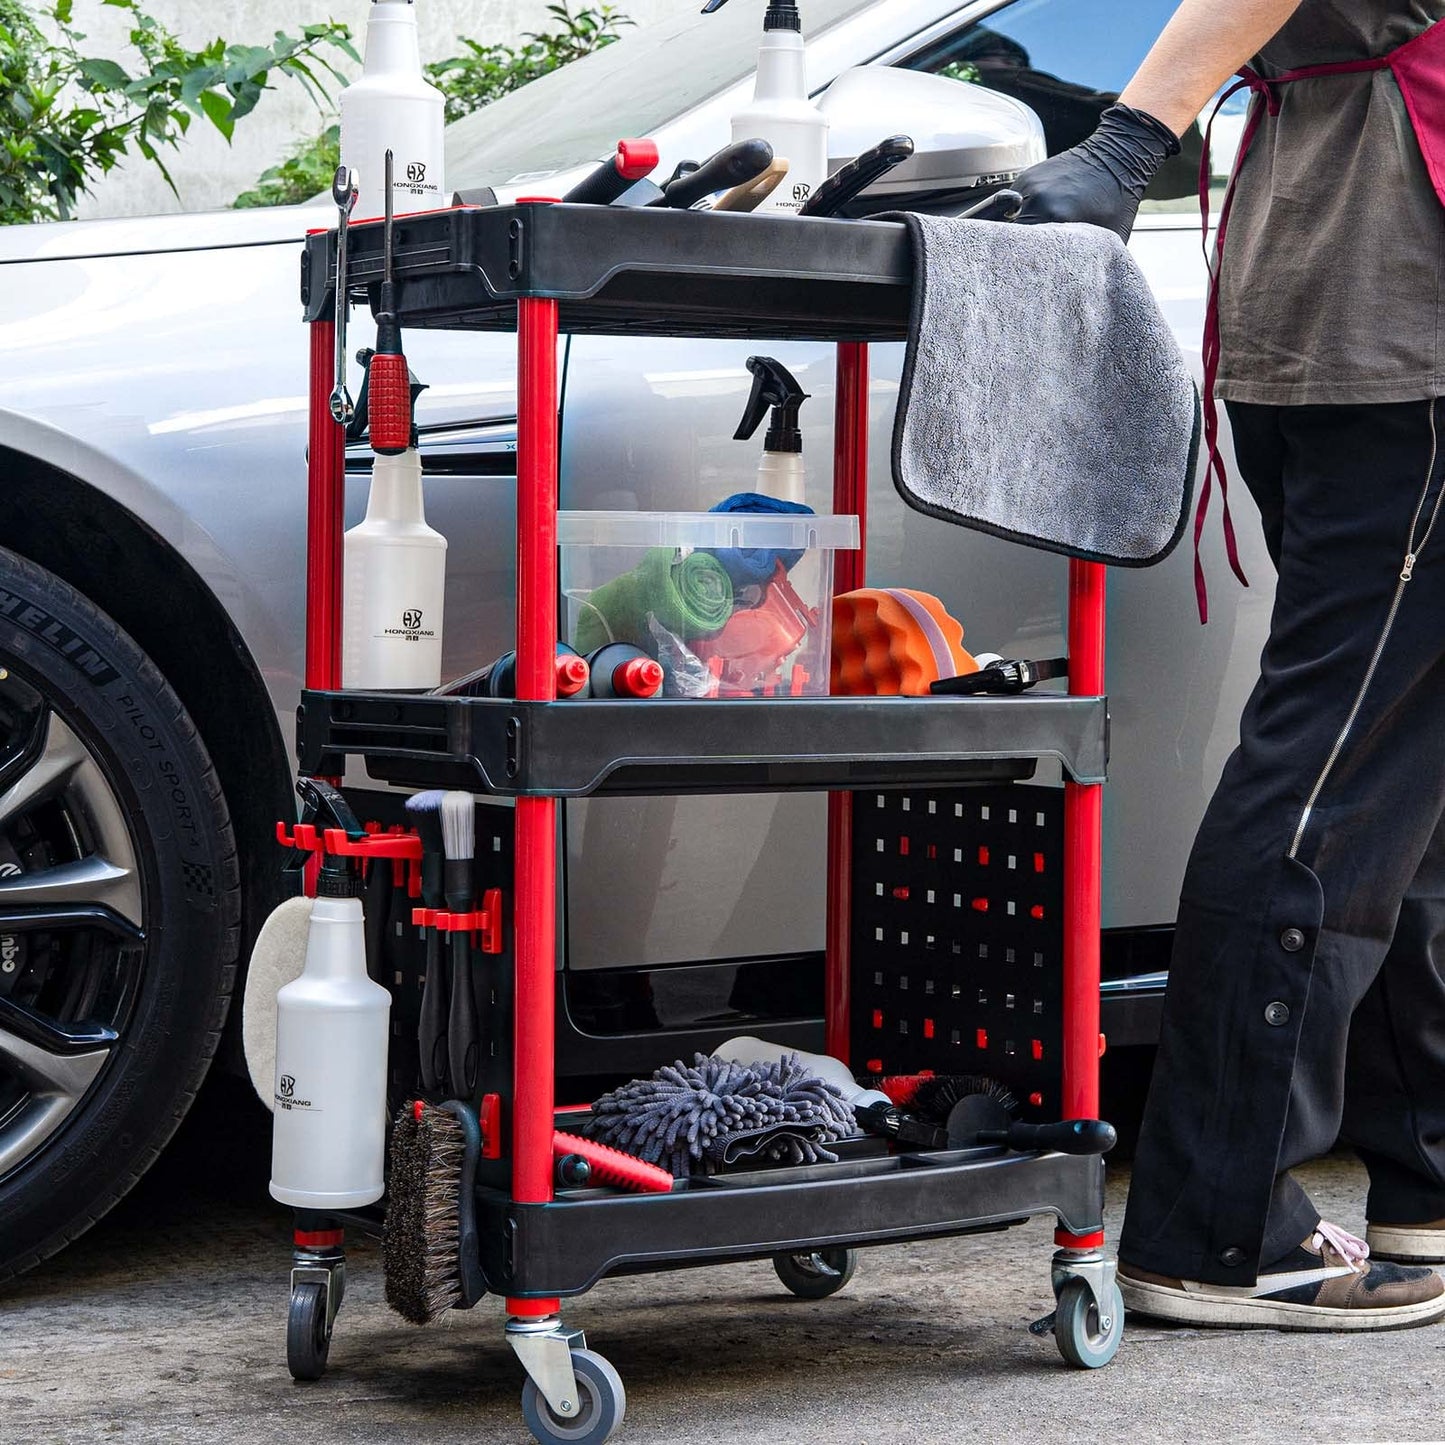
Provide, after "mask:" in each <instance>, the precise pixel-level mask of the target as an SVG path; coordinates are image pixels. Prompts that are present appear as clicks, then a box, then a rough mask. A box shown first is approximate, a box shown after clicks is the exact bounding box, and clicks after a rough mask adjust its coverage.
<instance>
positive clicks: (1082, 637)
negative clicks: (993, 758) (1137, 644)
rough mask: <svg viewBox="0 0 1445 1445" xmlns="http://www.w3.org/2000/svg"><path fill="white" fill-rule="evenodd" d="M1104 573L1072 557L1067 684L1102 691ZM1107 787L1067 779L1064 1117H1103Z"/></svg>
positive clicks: (1094, 1243)
mask: <svg viewBox="0 0 1445 1445" xmlns="http://www.w3.org/2000/svg"><path fill="white" fill-rule="evenodd" d="M1106 578H1107V573H1106V572H1105V570H1104V568H1103V567H1102V566H1100V565H1099V564H1098V563H1097V562H1070V563H1069V692H1070V693H1071V694H1074V695H1076V696H1080V697H1100V696H1102V695H1103V692H1104V618H1105V610H1104V598H1105V591H1106ZM1103 854H1104V790H1103V788H1102V787H1100V786H1099V785H1098V784H1092V783H1091V784H1083V783H1073V782H1067V781H1066V782H1065V783H1064V920H1063V921H1064V1059H1063V1065H1064V1095H1063V1100H1062V1117H1063V1118H1065V1119H1097V1118H1098V1117H1099V1056H1100V1054H1101V1053H1102V1052H1103V1047H1104V1039H1103V1035H1102V1034H1101V1033H1100V1032H1099V933H1100V927H1101V918H1100V899H1101V892H1102V885H1103ZM1054 1239H1055V1242H1056V1243H1057V1244H1059V1245H1060V1246H1061V1247H1063V1248H1065V1249H1097V1248H1098V1247H1099V1246H1100V1245H1102V1244H1103V1242H1104V1236H1103V1234H1102V1233H1097V1232H1096V1233H1094V1234H1070V1233H1068V1231H1066V1230H1062V1229H1061V1230H1058V1231H1056V1232H1055V1234H1054Z"/></svg>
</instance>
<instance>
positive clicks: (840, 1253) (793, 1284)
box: [773, 1249, 858, 1299]
mask: <svg viewBox="0 0 1445 1445" xmlns="http://www.w3.org/2000/svg"><path fill="white" fill-rule="evenodd" d="M773 1268H774V1269H775V1270H777V1272H778V1278H779V1279H780V1280H782V1282H783V1283H784V1285H786V1286H787V1288H788V1289H789V1290H791V1291H792V1292H793V1293H794V1294H795V1295H797V1296H798V1298H799V1299H827V1298H828V1296H829V1295H830V1294H837V1293H838V1291H839V1290H840V1289H842V1288H843V1286H844V1285H846V1284H847V1283H848V1281H849V1280H850V1279H852V1278H853V1271H854V1270H855V1269H857V1268H858V1251H857V1250H856V1249H816V1250H814V1251H813V1252H812V1253H811V1254H775V1255H774V1256H773Z"/></svg>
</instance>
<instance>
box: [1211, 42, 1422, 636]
mask: <svg viewBox="0 0 1445 1445" xmlns="http://www.w3.org/2000/svg"><path fill="white" fill-rule="evenodd" d="M1431 30H1432V31H1433V30H1440V31H1441V36H1442V38H1445V27H1442V26H1440V25H1436V26H1432V27H1431ZM1430 33H1431V31H1426V32H1425V34H1426V35H1428V34H1430ZM1421 39H1424V36H1419V37H1417V40H1421ZM1415 43H1416V41H1411V42H1410V43H1409V44H1410V45H1414V44H1415ZM1405 48H1406V49H1408V48H1409V46H1406V47H1405ZM1436 52H1437V53H1436V54H1434V55H1433V57H1432V58H1433V66H1432V70H1433V73H1434V74H1435V78H1436V80H1437V82H1438V83H1439V84H1440V85H1441V87H1442V90H1441V94H1442V95H1445V45H1437V46H1436ZM1395 53H1396V54H1397V55H1398V54H1399V53H1400V52H1398V51H1397V52H1395ZM1390 63H1391V57H1390V56H1382V57H1377V58H1374V59H1369V60H1342V61H1336V62H1333V63H1331V64H1327V65H1306V66H1301V67H1300V68H1299V69H1297V70H1286V71H1283V72H1281V73H1280V74H1279V75H1272V76H1263V75H1260V74H1259V72H1258V71H1256V70H1252V69H1251V68H1250V67H1249V66H1247V65H1246V66H1244V67H1243V68H1242V69H1241V70H1240V71H1239V79H1238V80H1236V81H1235V83H1234V84H1233V85H1231V86H1230V87H1229V88H1228V89H1227V90H1225V91H1223V92H1222V93H1221V94H1220V97H1219V99H1218V100H1217V101H1216V102H1215V104H1214V109H1213V110H1212V111H1211V112H1210V115H1209V121H1208V124H1207V125H1206V126H1205V129H1204V153H1203V155H1202V156H1201V157H1200V161H1199V219H1200V228H1201V238H1202V243H1203V246H1204V259H1205V262H1206V264H1208V266H1209V298H1208V304H1207V305H1206V307H1205V313H1204V346H1203V358H1202V359H1203V363H1204V398H1203V402H1204V455H1205V469H1204V482H1203V484H1202V485H1201V486H1200V488H1199V503H1198V506H1197V507H1196V508H1195V511H1194V593H1195V597H1196V600H1197V601H1198V604H1199V620H1200V621H1201V622H1208V621H1209V591H1208V587H1207V585H1206V583H1205V579H1204V563H1203V560H1202V559H1201V557H1200V554H1199V547H1200V542H1201V539H1202V538H1203V536H1204V521H1205V518H1206V517H1207V515H1208V513H1209V499H1210V496H1211V495H1212V494H1213V489H1214V479H1215V478H1216V477H1218V479H1219V501H1220V508H1221V511H1222V512H1223V515H1224V550H1225V553H1226V555H1227V556H1228V558H1229V568H1230V571H1232V572H1233V573H1234V575H1235V576H1236V577H1237V578H1238V579H1239V580H1240V582H1241V583H1242V584H1243V585H1244V586H1246V587H1248V586H1249V579H1248V578H1247V577H1246V576H1245V575H1244V567H1243V565H1242V564H1241V563H1240V560H1239V541H1238V538H1237V537H1236V535H1235V531H1234V517H1233V516H1232V514H1231V512H1230V509H1229V473H1228V470H1227V468H1226V467H1225V465H1224V458H1223V456H1222V455H1221V454H1220V451H1219V406H1218V403H1217V402H1216V400H1215V396H1214V387H1215V383H1216V382H1217V381H1218V379H1219V359H1220V332H1219V276H1220V268H1221V267H1222V265H1223V262H1224V240H1225V237H1226V235H1227V234H1228V232H1229V217H1230V213H1231V212H1232V211H1233V209H1234V191H1235V183H1236V181H1237V180H1238V179H1239V170H1240V167H1241V166H1242V165H1243V164H1244V158H1245V156H1247V155H1248V154H1249V148H1250V146H1251V145H1253V144H1254V138H1255V136H1256V135H1257V134H1258V133H1259V126H1260V122H1261V121H1262V120H1263V119H1264V116H1265V115H1266V114H1269V115H1278V114H1279V95H1278V93H1277V91H1276V89H1275V87H1276V86H1280V85H1289V84H1290V83H1292V82H1293V81H1296V80H1312V79H1316V78H1318V77H1321V76H1327V75H1351V74H1358V73H1359V72H1361V71H1367V70H1384V69H1385V68H1386V67H1387V66H1388V65H1389V64H1390ZM1246 88H1247V89H1249V90H1250V91H1252V92H1254V94H1255V95H1258V96H1262V97H1263V98H1264V104H1263V105H1260V104H1259V103H1258V102H1257V101H1255V102H1252V103H1251V105H1250V107H1249V115H1248V116H1247V117H1246V119H1245V123H1244V131H1243V134H1241V136H1240V138H1239V150H1238V151H1237V152H1236V154H1235V158H1234V167H1233V169H1232V170H1231V172H1230V176H1229V182H1228V184H1227V185H1226V187H1225V190H1224V201H1223V203H1222V205H1221V206H1220V208H1219V230H1218V232H1217V234H1216V235H1215V238H1214V255H1213V257H1212V258H1211V256H1210V254H1209V183H1210V181H1211V180H1212V179H1213V172H1212V170H1211V167H1210V156H1211V144H1210V143H1211V140H1212V137H1213V133H1214V121H1215V118H1216V117H1217V116H1218V114H1219V111H1220V108H1221V107H1222V106H1223V105H1224V102H1225V101H1227V100H1228V99H1229V98H1230V97H1231V96H1233V95H1236V94H1238V92H1239V91H1241V90H1244V89H1246ZM1441 141H1442V148H1441V163H1442V175H1445V120H1442V134H1441ZM1442 199H1445V192H1442Z"/></svg>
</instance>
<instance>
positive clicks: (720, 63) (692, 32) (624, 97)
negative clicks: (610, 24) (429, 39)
mask: <svg viewBox="0 0 1445 1445" xmlns="http://www.w3.org/2000/svg"><path fill="white" fill-rule="evenodd" d="M875 4H877V0H808V4H807V5H806V6H804V7H803V14H804V24H805V28H806V31H807V34H808V36H809V38H810V39H811V38H812V37H814V36H817V35H821V34H822V33H823V32H824V31H826V30H829V29H831V28H832V27H833V26H835V25H838V24H840V23H841V22H842V21H844V20H846V19H848V17H849V16H850V15H856V14H857V13H858V12H859V11H860V10H867V9H868V8H869V7H870V6H872V5H875ZM698 8H700V7H697V6H695V5H692V4H689V5H688V6H687V13H686V14H684V15H679V16H676V17H674V18H673V19H669V20H660V21H657V22H655V23H653V24H647V25H639V26H638V27H637V28H636V29H635V30H627V31H624V32H623V38H622V39H621V40H619V41H617V42H616V43H615V44H613V45H609V46H607V47H605V48H604V49H602V50H598V51H595V52H594V53H593V54H591V55H588V56H585V57H584V58H583V59H581V60H577V61H574V62H573V63H572V64H571V65H567V66H564V67H563V68H562V69H561V70H555V71H553V72H552V73H551V74H550V75H544V76H543V77H542V78H541V79H540V80H534V81H533V82H532V83H531V84H530V85H526V86H523V87H522V89H521V90H518V91H514V92H513V93H512V94H511V95H507V96H503V97H502V99H501V100H497V101H493V102H492V104H491V105H489V106H486V107H484V108H483V109H482V110H479V111H478V112H477V113H476V114H475V115H469V116H467V117H466V119H465V120H460V121H458V122H457V123H456V124H455V125H453V126H451V127H450V128H449V129H448V131H447V176H448V178H449V179H450V180H451V182H452V184H453V185H454V186H485V185H506V184H507V183H508V182H510V181H519V180H525V179H529V178H536V177H539V176H543V175H550V174H552V173H553V172H554V171H558V170H563V169H565V168H567V167H570V166H575V165H579V164H581V163H583V162H585V161H588V160H591V159H593V158H594V157H601V156H604V155H606V154H607V152H608V151H610V150H611V149H612V147H613V146H614V145H616V143H617V140H618V137H620V136H633V135H636V136H643V135H651V134H652V133H653V132H655V131H656V130H657V129H658V128H659V127H661V126H662V125H664V124H666V122H668V121H670V120H672V119H673V118H674V117H676V116H679V115H681V114H683V113H684V112H685V111H687V110H690V109H691V108H692V107H693V106H694V105H700V104H701V103H702V102H703V101H705V100H707V99H709V97H711V96H714V95H716V94H717V93H718V92H719V91H721V90H725V89H726V88H727V87H728V86H730V85H735V84H736V83H737V82H738V81H740V80H742V79H743V78H744V77H745V76H747V75H749V74H750V73H751V72H752V71H753V69H754V68H755V66H756V64H757V55H758V42H759V39H760V37H761V34H762V17H763V9H762V4H761V0H732V4H730V5H728V6H727V8H726V9H723V10H720V11H718V12H717V13H716V14H713V15H707V16H704V15H701V14H699V13H698Z"/></svg>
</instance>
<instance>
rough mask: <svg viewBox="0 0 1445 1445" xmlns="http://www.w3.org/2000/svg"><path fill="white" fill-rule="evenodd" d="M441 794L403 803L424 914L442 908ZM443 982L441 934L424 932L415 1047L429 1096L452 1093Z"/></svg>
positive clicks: (436, 792) (446, 989)
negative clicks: (417, 853) (417, 843)
mask: <svg viewBox="0 0 1445 1445" xmlns="http://www.w3.org/2000/svg"><path fill="white" fill-rule="evenodd" d="M445 796H446V795H445V794H444V793H442V792H441V790H440V789H433V790H432V791H430V792H427V793H415V794H413V795H412V796H411V797H410V798H408V799H407V800H406V813H407V818H408V819H409V820H410V822H411V824H412V826H413V827H414V828H415V829H416V831H417V835H418V836H419V837H420V838H421V901H422V902H423V903H424V904H425V905H426V907H428V908H432V909H440V908H444V907H445V906H446V893H445V890H444V885H443V881H442V877H443V868H444V865H445V862H446V847H445V844H444V842H443V839H442V798H443V797H445ZM450 992H451V986H450V983H449V982H448V979H447V964H446V951H445V950H444V949H443V948H442V933H441V929H439V928H428V929H427V930H426V981H425V983H424V984H423V985H422V995H421V1017H420V1019H419V1021H418V1023H417V1032H416V1041H417V1047H418V1049H419V1051H420V1054H421V1084H422V1088H423V1089H425V1090H426V1091H427V1093H429V1094H432V1095H445V1094H447V1093H449V1092H450V1089H449V1079H450V1073H449V1070H448V1066H447V999H448V995H449V994H450Z"/></svg>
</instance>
